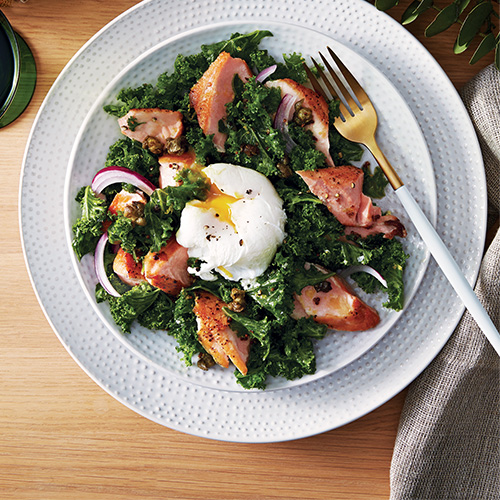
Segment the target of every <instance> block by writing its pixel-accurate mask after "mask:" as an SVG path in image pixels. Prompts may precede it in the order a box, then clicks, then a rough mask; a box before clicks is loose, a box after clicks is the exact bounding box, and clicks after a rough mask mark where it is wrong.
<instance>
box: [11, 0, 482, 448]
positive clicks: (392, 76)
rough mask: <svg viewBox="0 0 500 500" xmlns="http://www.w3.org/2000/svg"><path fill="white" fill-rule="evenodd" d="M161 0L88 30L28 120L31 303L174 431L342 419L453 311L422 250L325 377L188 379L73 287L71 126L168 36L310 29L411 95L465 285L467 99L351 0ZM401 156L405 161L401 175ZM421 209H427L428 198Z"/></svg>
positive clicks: (117, 389)
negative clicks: (389, 314) (269, 382)
mask: <svg viewBox="0 0 500 500" xmlns="http://www.w3.org/2000/svg"><path fill="white" fill-rule="evenodd" d="M164 5H165V4H164V2H162V1H161V0H150V1H146V2H141V3H139V4H138V5H137V6H136V7H134V8H133V9H131V10H130V11H128V12H126V13H124V14H123V15H121V16H119V17H118V18H117V19H116V20H114V21H113V22H112V23H110V24H109V25H108V26H107V27H105V28H104V29H103V30H102V31H101V32H99V33H98V34H97V35H96V36H95V37H94V38H93V39H92V40H90V41H89V42H88V43H87V44H86V45H85V46H84V47H83V48H82V49H81V50H80V52H79V53H78V54H77V55H76V56H75V57H74V58H73V60H72V61H71V62H70V63H69V64H68V66H67V67H66V68H65V70H64V71H63V72H62V73H61V75H60V76H59V78H58V80H57V81H56V83H55V84H54V86H53V88H52V89H51V91H50V92H49V94H48V96H47V98H46V100H45V102H44V104H43V105H42V107H41V109H40V112H39V114H38V117H37V119H36V121H35V124H34V126H33V129H32V132H31V135H30V138H29V141H28V145H27V149H26V154H25V159H24V167H23V173H22V178H21V189H20V220H21V232H22V239H23V248H24V253H25V258H26V262H27V265H28V269H29V272H30V276H31V279H32V282H33V286H34V289H35V291H36V294H37V296H38V298H39V301H40V304H41V306H42V308H43V310H44V312H45V314H46V316H47V318H48V320H49V322H50V324H51V325H52V327H53V328H54V331H55V332H56V334H57V335H58V337H59V339H60V341H61V342H62V343H63V345H64V346H65V347H66V349H67V350H68V352H69V353H70V354H71V355H72V356H73V357H74V359H75V361H76V362H77V363H78V364H79V365H80V366H81V367H82V369H84V370H85V371H86V372H87V373H88V375H89V376H90V377H92V379H93V380H95V381H96V382H97V383H98V384H99V385H100V386H101V387H102V388H104V389H105V390H106V391H107V392H108V393H109V394H111V395H112V396H113V397H114V398H116V399H118V400H119V401H121V402H122V403H124V404H125V405H127V406H129V407H130V408H131V409H133V410H134V411H136V412H138V413H139V414H141V415H144V416H145V417H147V418H149V419H151V420H154V421H155V422H158V423H160V424H162V425H165V426H168V427H170V428H172V429H176V430H179V431H183V432H187V433H191V434H195V435H199V436H205V437H209V438H213V439H220V440H230V441H239V442H269V441H281V440H286V439H296V438H300V437H304V436H308V435H312V434H316V433H320V432H324V431H326V430H329V429H333V428H335V427H338V426H340V425H343V424H346V423H347V422H350V421H352V420H354V419H356V418H359V417H360V416H362V415H364V414H365V413H367V412H369V411H371V410H373V409H374V408H376V407H378V406H379V405H381V404H382V403H384V402H385V401H387V400H388V399H390V398H391V397H393V396H394V395H395V394H397V393H398V392H399V391H401V390H402V389H403V388H404V387H405V386H406V385H408V384H409V383H410V382H411V381H412V380H413V379H414V378H415V377H416V376H417V375H418V374H419V373H420V372H421V371H422V370H423V369H424V368H425V367H426V366H427V364H428V363H429V362H430V361H431V360H432V359H433V358H434V357H435V356H436V354H437V353H438V352H439V350H440V349H441V348H442V346H443V345H444V343H445V342H446V340H447V339H448V338H449V336H450V334H451V332H452V331H453V329H454V327H455V325H456V323H457V322H458V320H459V318H460V316H461V314H462V312H463V306H462V305H461V303H460V301H459V300H458V299H457V298H456V296H455V294H454V293H453V291H452V289H451V287H450V286H449V285H448V283H447V282H446V280H445V279H444V278H443V277H442V275H441V273H440V271H439V270H438V269H437V268H436V266H435V264H434V263H433V261H431V263H430V264H429V266H428V268H427V271H426V272H425V275H424V278H423V280H422V283H421V285H420V286H419V288H418V291H417V292H416V295H415V297H414V298H413V300H412V301H411V303H410V305H409V306H408V308H407V309H406V310H405V312H404V313H403V315H402V316H401V317H400V318H399V320H398V321H397V322H396V324H395V325H394V326H393V327H392V328H391V329H390V330H389V331H388V332H387V333H386V334H385V335H384V336H383V337H382V338H381V339H380V340H379V341H378V342H377V343H376V344H375V345H374V346H373V347H372V348H371V349H369V350H368V351H366V352H365V353H364V354H363V355H362V356H360V357H359V358H357V359H356V360H355V361H353V362H351V363H350V364H348V365H346V366H344V367H343V368H341V369H339V370H337V371H335V372H334V373H333V374H331V375H328V376H325V377H322V378H321V379H318V380H316V381H313V382H310V383H307V384H303V385H300V386H297V387H292V388H286V389H279V390H275V391H269V392H267V391H266V392H250V393H249V392H235V391H225V390H218V389H213V388H207V387H201V386H199V385H197V384H193V383H190V382H187V381H185V380H183V379H181V378H179V377H176V376H173V375H172V374H171V373H170V372H169V371H168V370H166V369H164V368H162V367H160V366H158V365H156V364H152V363H150V362H147V361H146V360H145V359H144V358H143V357H142V356H139V355H138V354H137V353H136V352H134V351H133V350H132V349H130V348H129V347H128V346H126V345H125V344H124V343H123V342H121V341H120V340H118V338H117V336H116V335H114V334H113V333H112V332H111V331H110V330H109V329H108V328H107V327H106V326H105V324H104V323H103V322H102V320H101V318H100V317H99V315H97V314H96V312H95V310H94V309H93V307H92V305H91V303H90V301H89V300H88V298H87V296H86V294H85V292H84V290H83V288H82V287H81V286H80V283H79V280H78V277H77V274H76V273H75V271H74V267H73V264H72V257H71V254H70V252H69V251H68V248H67V244H66V241H65V239H66V230H65V229H66V228H65V224H64V222H63V198H64V179H65V178H66V171H67V167H68V162H69V159H70V154H71V150H72V148H73V145H74V143H75V140H76V138H77V135H78V131H79V129H80V127H81V124H82V123H83V121H84V119H85V117H86V116H87V114H88V113H89V112H90V110H91V109H92V106H93V105H94V103H95V101H96V100H97V99H98V98H99V96H100V95H101V94H102V92H103V91H104V90H105V89H106V87H107V86H108V85H109V84H110V82H111V81H112V80H113V79H114V78H115V77H116V75H117V74H119V73H120V72H121V71H122V70H123V69H124V68H125V67H126V66H127V65H128V64H130V63H131V62H132V61H134V60H135V59H136V58H137V57H139V56H141V54H144V53H145V52H146V51H147V50H149V49H150V48H151V47H154V46H155V45H156V44H158V43H160V42H162V41H163V40H165V39H168V38H170V37H172V36H175V35H176V34H180V33H183V32H186V31H188V30H191V29H193V28H198V27H202V26H206V25H210V24H213V23H220V22H228V21H242V20H246V21H247V22H254V23H255V24H259V23H260V22H264V21H277V22H288V23H292V24H296V25H303V26H306V27H309V28H312V29H314V30H317V31H319V32H322V33H324V34H326V35H328V36H330V37H333V38H335V39H336V40H339V41H340V42H341V43H342V44H343V45H344V46H346V47H348V48H350V49H352V50H354V51H355V52H357V53H358V54H360V55H361V56H362V57H364V58H365V59H367V60H369V61H370V62H371V63H372V64H373V65H374V66H375V67H376V68H377V69H378V70H379V71H380V72H382V73H383V74H384V75H385V76H386V77H387V78H388V79H389V80H390V81H391V82H392V84H394V85H395V87H396V88H397V89H398V91H399V93H400V94H401V95H402V96H403V99H404V100H405V101H406V103H407V104H408V105H409V107H410V109H411V111H412V112H413V114H414V116H415V117H416V119H417V121H418V123H419V126H420V128H421V130H422V132H423V135H424V138H425V142H426V143H427V146H428V148H429V152H430V155H431V160H432V164H433V166H434V171H435V179H436V186H437V203H438V206H437V214H438V219H437V229H438V232H439V233H440V234H441V236H442V237H443V239H444V241H445V242H446V243H447V244H448V245H449V247H450V249H451V251H452V253H453V255H454V256H455V258H456V260H457V262H458V263H459V265H460V267H461V268H462V269H463V271H464V273H465V274H466V276H467V277H468V279H469V280H470V281H471V282H472V281H474V280H475V278H476V276H477V272H478V269H479V263H480V259H481V255H482V248H483V244H484V234H485V222H486V188H485V179H484V172H483V165H482V161H481V153H480V149H479V146H478V143H477V139H476V136H475V133H474V130H473V127H472V125H471V123H470V120H469V118H468V116H467V113H466V110H465V108H464V106H463V105H462V102H461V100H460V98H459V96H458V94H457V93H456V91H455V89H454V88H453V86H452V84H451V83H450V81H449V80H448V78H447V77H446V75H445V74H444V73H443V71H442V70H441V68H440V67H439V65H438V64H437V63H436V62H435V61H434V59H433V58H432V57H431V56H430V55H429V54H428V52H427V51H426V50H425V49H424V48H423V47H422V45H421V44H420V43H418V41H416V40H415V39H414V38H413V37H412V36H411V35H410V34H409V33H408V32H407V31H406V30H405V29H404V28H403V27H401V26H400V25H399V24H398V23H396V22H395V21H393V20H392V19H390V18H389V17H388V16H386V15H385V14H383V13H380V12H378V11H377V10H376V9H374V8H373V7H372V6H371V5H370V4H369V3H368V2H364V1H363V0H335V2H331V1H330V0H328V1H326V0H325V1H323V0H311V1H310V2H301V1H300V2H299V1H287V2H285V1H284V0H283V1H281V0H279V1H269V0H267V1H266V2H261V1H258V0H247V1H245V2H243V1H241V2H239V1H234V0H204V1H203V2H199V1H198V0H183V1H180V0H172V1H171V2H169V15H168V16H165V12H164ZM325 12H328V16H325ZM152 19H154V23H153V24H152V23H151V20H152ZM131 33H134V37H133V40H132V39H131V37H130V34H131ZM55 124H57V126H54V125H55ZM410 167H411V165H407V166H405V171H404V174H406V172H407V171H409V169H410ZM398 169H399V165H398ZM402 173H403V172H402ZM424 181H425V179H424ZM425 186H426V183H425V182H422V183H420V179H416V180H412V181H411V182H408V187H409V189H410V191H412V193H413V194H414V196H415V197H416V199H417V200H418V201H420V200H425V199H427V196H428V195H427V194H426V187H425ZM431 197H432V196H431ZM424 208H426V212H427V215H432V210H430V208H431V207H429V206H427V207H424Z"/></svg>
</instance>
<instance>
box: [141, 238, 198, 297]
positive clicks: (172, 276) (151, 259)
mask: <svg viewBox="0 0 500 500" xmlns="http://www.w3.org/2000/svg"><path fill="white" fill-rule="evenodd" d="M187 261H188V253H187V249H186V248H184V247H183V246H181V245H179V243H177V241H176V239H175V237H173V236H172V237H171V238H170V239H169V240H168V242H167V244H166V245H165V246H164V247H162V248H161V250H160V251H159V252H153V251H150V252H148V253H147V254H146V256H145V257H144V259H143V261H142V271H143V273H144V277H145V278H146V280H147V281H148V282H149V283H150V284H151V285H153V286H154V287H156V288H159V289H160V290H163V291H164V292H165V293H168V294H170V295H177V294H178V293H179V292H180V291H181V290H182V288H184V287H187V286H189V285H191V284H192V283H193V277H192V276H191V275H190V274H189V273H188V270H187V268H188V265H187Z"/></svg>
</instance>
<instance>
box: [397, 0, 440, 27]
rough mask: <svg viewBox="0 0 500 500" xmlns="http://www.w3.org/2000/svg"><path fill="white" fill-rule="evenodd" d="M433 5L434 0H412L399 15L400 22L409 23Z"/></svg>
mask: <svg viewBox="0 0 500 500" xmlns="http://www.w3.org/2000/svg"><path fill="white" fill-rule="evenodd" d="M433 5H434V0H414V1H413V2H412V3H411V4H410V5H409V6H408V8H407V9H406V10H405V11H404V12H403V15H402V16H401V24H410V23H412V22H413V21H415V19H417V17H418V16H419V15H420V14H422V12H425V11H426V10H427V9H430V8H431V7H432V6H433Z"/></svg>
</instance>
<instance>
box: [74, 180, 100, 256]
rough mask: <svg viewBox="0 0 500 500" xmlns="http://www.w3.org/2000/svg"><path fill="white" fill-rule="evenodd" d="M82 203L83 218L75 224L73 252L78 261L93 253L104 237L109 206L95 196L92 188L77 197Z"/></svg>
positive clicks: (84, 190) (88, 187)
mask: <svg viewBox="0 0 500 500" xmlns="http://www.w3.org/2000/svg"><path fill="white" fill-rule="evenodd" d="M75 199H76V201H77V202H79V203H80V210H81V216H80V218H79V219H78V220H77V221H76V222H75V223H74V224H73V234H74V238H73V241H72V246H73V250H74V251H75V253H76V255H77V257H78V259H81V258H82V257H83V256H84V255H85V254H87V253H89V252H93V251H94V249H95V247H96V245H97V240H98V239H99V237H100V236H101V235H102V224H103V222H104V221H105V220H106V216H107V210H108V207H107V204H106V202H105V201H104V200H102V199H101V198H99V197H98V196H96V195H95V193H94V192H93V191H92V189H91V188H90V186H86V187H83V188H82V189H80V191H79V192H78V194H77V196H76V198H75Z"/></svg>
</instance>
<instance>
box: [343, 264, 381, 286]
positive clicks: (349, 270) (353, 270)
mask: <svg viewBox="0 0 500 500" xmlns="http://www.w3.org/2000/svg"><path fill="white" fill-rule="evenodd" d="M353 273H368V274H371V275H372V276H373V277H374V278H376V279H377V280H378V281H380V283H381V284H382V285H383V286H384V287H385V288H387V281H386V280H385V279H384V278H383V277H382V275H381V274H380V273H379V272H378V271H377V270H375V269H373V267H370V266H351V267H348V268H347V269H344V270H342V271H340V272H339V273H338V274H340V275H341V276H342V277H343V278H347V276H350V275H351V274H353Z"/></svg>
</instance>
